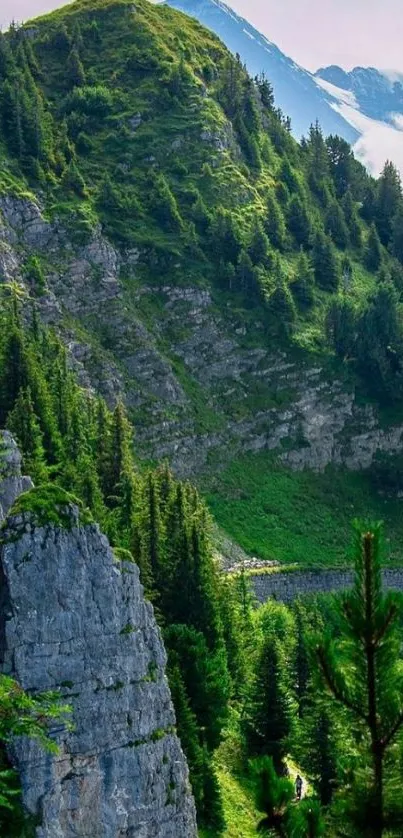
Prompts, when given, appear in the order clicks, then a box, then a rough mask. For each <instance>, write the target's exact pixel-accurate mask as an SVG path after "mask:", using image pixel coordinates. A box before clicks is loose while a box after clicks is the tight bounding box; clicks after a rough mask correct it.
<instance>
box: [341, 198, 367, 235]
mask: <svg viewBox="0 0 403 838" xmlns="http://www.w3.org/2000/svg"><path fill="white" fill-rule="evenodd" d="M342 207H343V211H344V218H345V219H346V224H347V227H348V232H349V236H350V241H351V244H352V245H353V247H357V248H361V246H362V232H361V225H360V222H359V219H358V212H357V209H356V206H355V203H354V199H353V196H352V193H351V189H347V191H346V193H345V195H344V197H343V201H342Z"/></svg>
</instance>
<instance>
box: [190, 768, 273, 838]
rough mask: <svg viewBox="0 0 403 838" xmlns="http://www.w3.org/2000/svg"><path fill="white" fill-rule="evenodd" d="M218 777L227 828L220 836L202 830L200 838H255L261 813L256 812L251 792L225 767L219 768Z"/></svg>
mask: <svg viewBox="0 0 403 838" xmlns="http://www.w3.org/2000/svg"><path fill="white" fill-rule="evenodd" d="M217 777H218V780H219V783H220V788H221V793H222V797H223V805H224V813H225V820H226V824H227V827H226V829H225V830H224V832H222V833H220V834H218V833H216V832H213V831H211V830H204V829H201V830H199V838H252V836H253V837H254V838H255V836H256V835H257V834H258V833H257V828H256V826H257V823H258V821H259V813H258V812H256V809H255V806H254V803H253V796H252V793H251V791H250V790H249V789H247V787H245V784H244V783H243V782H242V781H241V780H240V779H239V778H237V777H235V776H234V775H233V774H231V772H230V771H229V770H228V769H226V768H225V767H224V766H221V767H217ZM260 817H261V816H260Z"/></svg>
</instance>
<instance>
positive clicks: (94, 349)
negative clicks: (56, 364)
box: [0, 196, 403, 479]
mask: <svg viewBox="0 0 403 838" xmlns="http://www.w3.org/2000/svg"><path fill="white" fill-rule="evenodd" d="M44 251H46V288H45V291H44V293H41V295H40V296H38V297H37V304H38V309H39V311H40V314H41V317H42V318H43V320H44V321H46V322H47V323H50V324H52V325H56V326H57V328H58V329H59V331H60V332H61V335H62V339H63V341H64V342H65V344H66V345H67V346H68V348H69V357H70V360H71V362H72V363H74V364H75V367H76V370H77V372H78V375H79V378H80V380H81V381H82V383H83V385H84V386H86V387H92V388H93V389H95V390H96V391H99V392H101V393H102V395H103V396H104V397H105V398H106V400H107V401H108V403H109V404H110V405H111V404H114V403H115V402H116V399H117V398H118V397H122V398H123V399H124V400H125V402H126V404H127V406H128V409H129V413H130V417H131V418H132V420H133V423H134V425H135V428H136V449H137V452H138V454H139V455H140V456H144V457H145V458H146V459H150V458H151V459H155V460H160V459H163V458H167V459H169V461H170V463H171V465H172V467H173V469H174V471H175V473H176V474H177V475H178V476H180V477H189V476H190V475H191V476H192V479H195V477H198V476H202V475H203V473H206V472H207V473H208V472H209V470H210V469H211V464H212V463H213V464H214V470H217V469H218V468H220V466H221V465H223V466H225V465H226V464H227V463H228V462H230V461H231V460H233V459H235V458H236V457H239V456H242V455H243V454H245V453H248V452H259V451H265V450H266V451H267V450H270V451H274V452H276V453H277V455H278V457H279V458H280V459H282V460H283V461H284V462H285V463H286V464H287V465H288V466H289V467H291V468H293V469H296V470H297V469H304V468H309V469H312V470H314V471H323V470H324V469H325V468H326V466H327V465H329V464H335V465H341V466H344V467H346V468H348V469H352V470H354V469H363V468H368V467H369V466H370V465H371V463H372V461H373V459H374V456H375V455H376V453H377V452H378V451H383V452H385V453H389V454H394V453H396V452H398V451H401V450H402V448H403V426H402V425H397V426H393V427H387V428H385V427H382V424H381V421H380V417H379V415H378V412H377V410H376V407H374V406H372V405H369V404H367V405H363V404H361V403H360V402H359V401H358V400H357V399H356V397H355V393H354V390H353V388H352V387H348V386H347V385H346V384H344V383H342V382H340V381H337V380H334V379H333V380H331V379H329V375H328V374H327V373H326V371H325V370H323V369H321V368H320V367H318V366H312V365H310V364H309V360H308V359H307V358H305V360H304V361H298V362H296V361H295V360H293V359H291V358H290V357H288V356H287V355H286V354H285V353H283V352H279V351H278V350H276V349H275V347H273V346H271V347H270V346H268V345H267V340H266V339H265V338H264V334H263V326H262V324H260V325H259V322H258V321H256V322H255V321H254V324H253V329H252V331H251V326H250V324H249V325H248V322H247V320H246V319H245V316H244V314H241V315H240V314H239V312H237V311H236V310H233V309H232V308H231V307H228V306H227V307H223V306H222V305H217V301H216V300H215V297H214V289H213V288H209V287H201V286H200V285H197V283H196V282H195V281H192V278H191V277H190V276H188V275H187V269H186V265H181V264H180V263H178V265H177V266H175V267H176V268H177V276H175V277H174V279H170V283H169V284H168V283H164V284H157V283H154V282H153V283H150V284H147V283H146V282H145V281H142V282H139V275H141V271H139V260H140V261H141V258H142V254H141V253H140V252H139V251H138V250H135V249H133V250H131V251H126V252H119V251H118V250H117V249H116V248H115V247H113V246H112V245H111V244H110V242H108V241H107V240H106V239H105V237H104V236H103V235H102V232H101V230H100V229H99V228H95V229H94V230H93V231H92V232H89V233H88V236H87V239H86V241H85V242H83V243H77V242H73V241H72V237H71V233H70V234H69V233H68V232H67V231H66V230H65V229H63V227H62V226H61V225H60V224H59V223H57V222H56V221H53V222H49V221H48V220H47V219H45V218H44V216H43V214H42V213H41V210H40V207H39V206H38V205H37V204H35V203H34V202H33V201H29V200H27V199H25V198H24V199H22V198H13V197H10V196H0V282H1V280H2V278H4V280H5V281H7V282H11V281H17V282H19V283H21V284H24V283H27V282H28V281H27V279H26V275H25V273H24V264H25V262H26V260H27V259H28V258H29V256H31V255H32V254H42V253H43V252H44ZM171 276H172V274H171ZM28 286H29V282H28ZM27 290H28V291H29V293H30V295H31V296H32V295H35V289H33V288H32V287H28V289H27ZM257 344H258V345H257Z"/></svg>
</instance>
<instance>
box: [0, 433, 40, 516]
mask: <svg viewBox="0 0 403 838" xmlns="http://www.w3.org/2000/svg"><path fill="white" fill-rule="evenodd" d="M32 486H33V483H32V480H31V478H30V477H23V476H22V475H21V454H20V452H19V450H18V448H17V446H16V444H15V442H14V440H13V438H12V436H11V434H10V433H9V431H0V523H1V522H2V521H4V519H5V517H6V515H7V512H8V510H9V509H10V508H11V507H12V505H13V503H14V501H15V500H16V498H18V495H21V493H22V492H26V491H27V490H28V489H32Z"/></svg>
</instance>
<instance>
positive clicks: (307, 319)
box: [0, 0, 403, 560]
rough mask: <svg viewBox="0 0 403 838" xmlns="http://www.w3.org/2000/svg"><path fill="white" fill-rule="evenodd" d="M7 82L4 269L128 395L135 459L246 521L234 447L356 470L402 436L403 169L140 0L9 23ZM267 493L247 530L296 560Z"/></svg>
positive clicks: (93, 369) (75, 7)
mask: <svg viewBox="0 0 403 838" xmlns="http://www.w3.org/2000/svg"><path fill="white" fill-rule="evenodd" d="M0 79H1V85H0V126H1V128H0V137H1V156H0V184H1V190H2V195H1V196H0V205H1V210H2V219H3V220H2V227H1V230H0V232H1V241H2V249H1V251H0V270H1V273H2V275H3V277H4V279H5V280H7V281H16V282H17V283H18V284H19V285H20V286H21V287H23V288H24V293H25V294H26V295H27V296H28V297H31V298H32V297H33V298H35V300H36V302H37V306H38V309H39V310H40V312H41V314H42V316H43V317H44V318H45V319H46V320H47V321H48V322H50V323H54V324H55V325H57V327H58V329H59V331H60V332H61V334H62V335H63V337H64V339H65V341H66V342H67V343H68V344H69V347H70V350H71V353H72V355H73V357H74V359H75V363H76V364H77V365H78V367H79V369H80V372H81V375H82V378H83V381H85V382H86V383H87V384H92V385H93V386H94V387H95V388H96V389H98V390H100V391H101V392H103V393H104V395H105V396H106V397H107V399H108V400H109V401H110V402H113V401H114V400H115V399H116V397H117V395H119V394H123V395H124V397H125V399H126V403H127V405H128V409H129V413H130V417H131V419H132V420H133V422H134V425H135V428H136V434H137V447H138V450H139V452H140V454H141V455H142V456H143V457H144V458H146V459H148V460H150V459H151V460H158V459H161V458H162V457H168V458H169V459H170V460H171V462H172V464H173V466H174V468H175V470H176V471H177V472H178V473H179V474H181V475H182V476H191V477H192V478H195V479H196V478H197V479H200V480H202V482H203V486H205V487H206V490H207V491H209V492H210V494H211V495H214V493H217V492H218V501H217V500H214V510H215V512H216V514H217V517H218V520H219V522H221V523H222V524H223V525H225V527H226V528H227V529H228V530H229V531H230V532H232V533H233V535H235V536H237V537H239V533H240V530H241V529H242V528H245V527H248V526H249V525H248V523H247V522H245V514H244V512H245V509H244V508H243V509H241V508H240V506H239V504H238V503H237V502H234V503H231V497H229V498H228V494H229V495H231V492H229V493H228V492H226V490H225V486H224V484H225V480H226V478H224V479H223V481H222V482H220V479H219V480H218V482H216V475H217V473H218V472H220V471H221V470H224V474H225V473H227V472H226V470H228V468H229V469H231V468H233V466H232V465H231V464H232V463H234V462H235V464H236V463H237V462H239V463H242V464H244V463H246V464H247V463H249V462H250V463H251V466H250V474H251V475H252V474H253V473H254V471H255V470H256V471H257V472H259V471H261V470H264V469H265V468H266V462H267V454H266V452H267V450H268V449H270V450H271V451H273V452H274V456H275V457H276V458H277V462H280V463H281V464H282V466H281V467H283V466H286V467H289V466H291V467H292V468H294V469H298V470H301V469H304V468H308V469H313V470H315V471H323V470H324V469H325V468H326V467H327V466H328V465H329V464H334V465H336V466H337V467H342V468H346V467H347V468H349V469H357V468H360V469H361V468H366V467H369V466H370V465H371V463H372V461H373V459H374V457H375V456H376V453H377V451H381V452H385V454H386V455H389V454H390V453H395V452H396V451H398V450H399V448H400V435H401V432H400V426H399V421H400V402H401V395H402V375H401V362H400V358H401V357H402V356H403V352H402V325H401V310H400V308H401V306H400V294H401V289H402V287H403V279H402V266H401V263H400V262H399V258H402V257H403V252H402V248H401V239H402V228H403V220H402V219H403V209H402V207H403V201H402V195H401V189H400V185H399V183H398V179H397V174H396V172H395V170H394V169H393V167H392V166H389V167H386V169H385V172H384V175H383V177H382V178H381V179H380V181H379V183H378V184H377V183H375V181H373V180H372V179H371V178H370V177H369V176H368V175H367V174H366V172H365V171H364V169H363V168H362V167H361V166H360V164H358V163H357V162H356V161H355V160H354V158H353V156H352V154H351V150H350V149H349V147H348V146H347V144H346V143H344V142H343V141H340V140H338V139H337V138H330V139H329V140H328V141H326V142H325V141H324V139H323V137H322V134H321V132H320V128H319V127H318V126H316V127H313V128H312V130H311V133H310V136H309V137H308V138H307V140H306V141H304V142H303V143H302V145H301V146H299V145H297V144H296V143H295V141H294V140H293V139H292V137H291V136H290V134H289V131H288V124H287V120H286V119H285V118H284V116H283V115H282V114H281V113H279V112H278V111H277V110H276V108H275V105H274V103H273V99H272V94H271V89H270V85H269V83H268V82H267V81H266V80H265V79H264V78H260V79H257V80H255V81H254V82H253V81H252V80H251V79H249V78H248V76H247V75H246V73H245V71H244V69H243V68H242V66H241V65H240V64H239V62H237V61H236V60H234V59H233V58H232V57H231V56H230V55H229V53H228V52H227V50H226V49H225V47H224V46H223V45H222V44H221V43H220V42H219V40H218V39H217V38H216V37H215V36H213V35H212V34H211V33H209V32H207V31H206V30H205V29H203V28H202V27H201V26H200V25H198V24H197V23H196V22H195V21H193V20H191V19H189V18H187V17H186V16H184V15H182V14H180V13H177V12H175V11H173V10H172V9H170V8H167V7H161V6H154V5H152V4H150V3H148V2H146V0H139V2H136V4H135V5H133V3H132V2H126V0H119V2H113V1H112V0H108V2H104V0H92V2H89V1H88V2H86V0H78V2H75V3H73V4H71V5H69V6H68V7H66V8H64V9H61V10H59V11H57V12H55V13H53V14H51V15H48V16H45V17H43V18H41V19H39V20H36V21H34V22H33V23H32V24H27V25H26V26H24V27H22V28H21V29H15V28H12V29H11V30H10V32H8V33H6V34H5V35H2V36H1V38H0ZM261 452H263V453H261ZM245 455H246V459H242V458H243V457H245ZM252 455H253V458H252V459H250V458H251V457H252ZM278 458H280V459H278ZM246 468H247V469H248V468H249V466H248V465H246ZM241 471H242V466H240V468H239V472H240V474H239V479H241ZM228 479H231V478H230V477H229V478H228ZM237 479H238V478H237ZM284 479H285V481H286V480H287V479H288V477H287V476H285V478H284ZM290 479H291V480H292V477H290ZM251 482H252V483H253V480H251ZM318 485H320V483H319V484H318ZM296 486H298V487H299V486H300V484H299V483H298V482H297V483H296ZM217 487H218V488H217ZM297 491H299V488H298V489H297ZM368 491H369V494H371V491H372V488H370V489H369V490H368ZM345 496H346V492H345V491H344V490H343V493H342V494H341V495H340V505H343V504H344V500H343V498H344V497H345ZM255 497H258V496H257V495H256V494H255V493H254V490H253V491H252V495H251V498H250V506H249V507H248V513H249V515H250V527H251V533H252V532H255V533H256V532H257V531H258V532H259V537H258V538H257V539H256V538H255V537H249V536H248V534H246V535H245V537H244V539H243V541H244V544H245V545H246V546H248V547H250V548H251V549H253V550H255V549H257V550H258V551H259V552H260V553H261V554H262V555H269V554H270V555H271V554H272V553H273V552H276V551H279V553H280V554H281V558H284V559H285V560H287V558H288V556H287V551H286V550H283V549H282V547H281V541H282V539H281V538H280V540H279V539H273V540H270V534H269V535H268V536H267V538H268V543H267V545H264V544H263V538H264V536H262V535H261V534H260V533H261V530H262V520H263V527H266V519H265V518H264V516H263V518H262V515H261V508H260V501H259V502H257V503H255V500H254V499H255ZM222 499H223V500H222ZM272 502H273V505H274V508H273V514H274V516H275V517H277V518H278V520H279V527H280V529H285V528H287V529H288V528H289V527H290V525H291V526H293V524H292V521H291V523H290V518H289V515H288V514H284V515H283V507H284V503H283V500H282V497H281V492H279V494H278V496H277V495H276V496H275V498H274V500H273V501H270V504H271V503H272ZM373 508H374V509H377V508H378V501H377V499H376V498H375V499H374V505H373ZM347 514H348V513H346V514H345V513H344V512H343V513H342V517H346V516H347ZM390 514H391V517H392V518H393V516H394V512H392V511H391V513H390ZM320 519H321V516H319V518H318V522H320ZM267 523H268V524H270V517H269V518H268V519H267ZM295 526H299V524H298V522H297V521H296V522H295ZM305 555H306V548H305V545H304V544H301V548H299V549H298V556H297V558H299V559H300V560H304V557H305ZM290 558H291V557H290ZM292 558H293V559H295V555H293V556H292ZM333 558H334V557H333Z"/></svg>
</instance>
